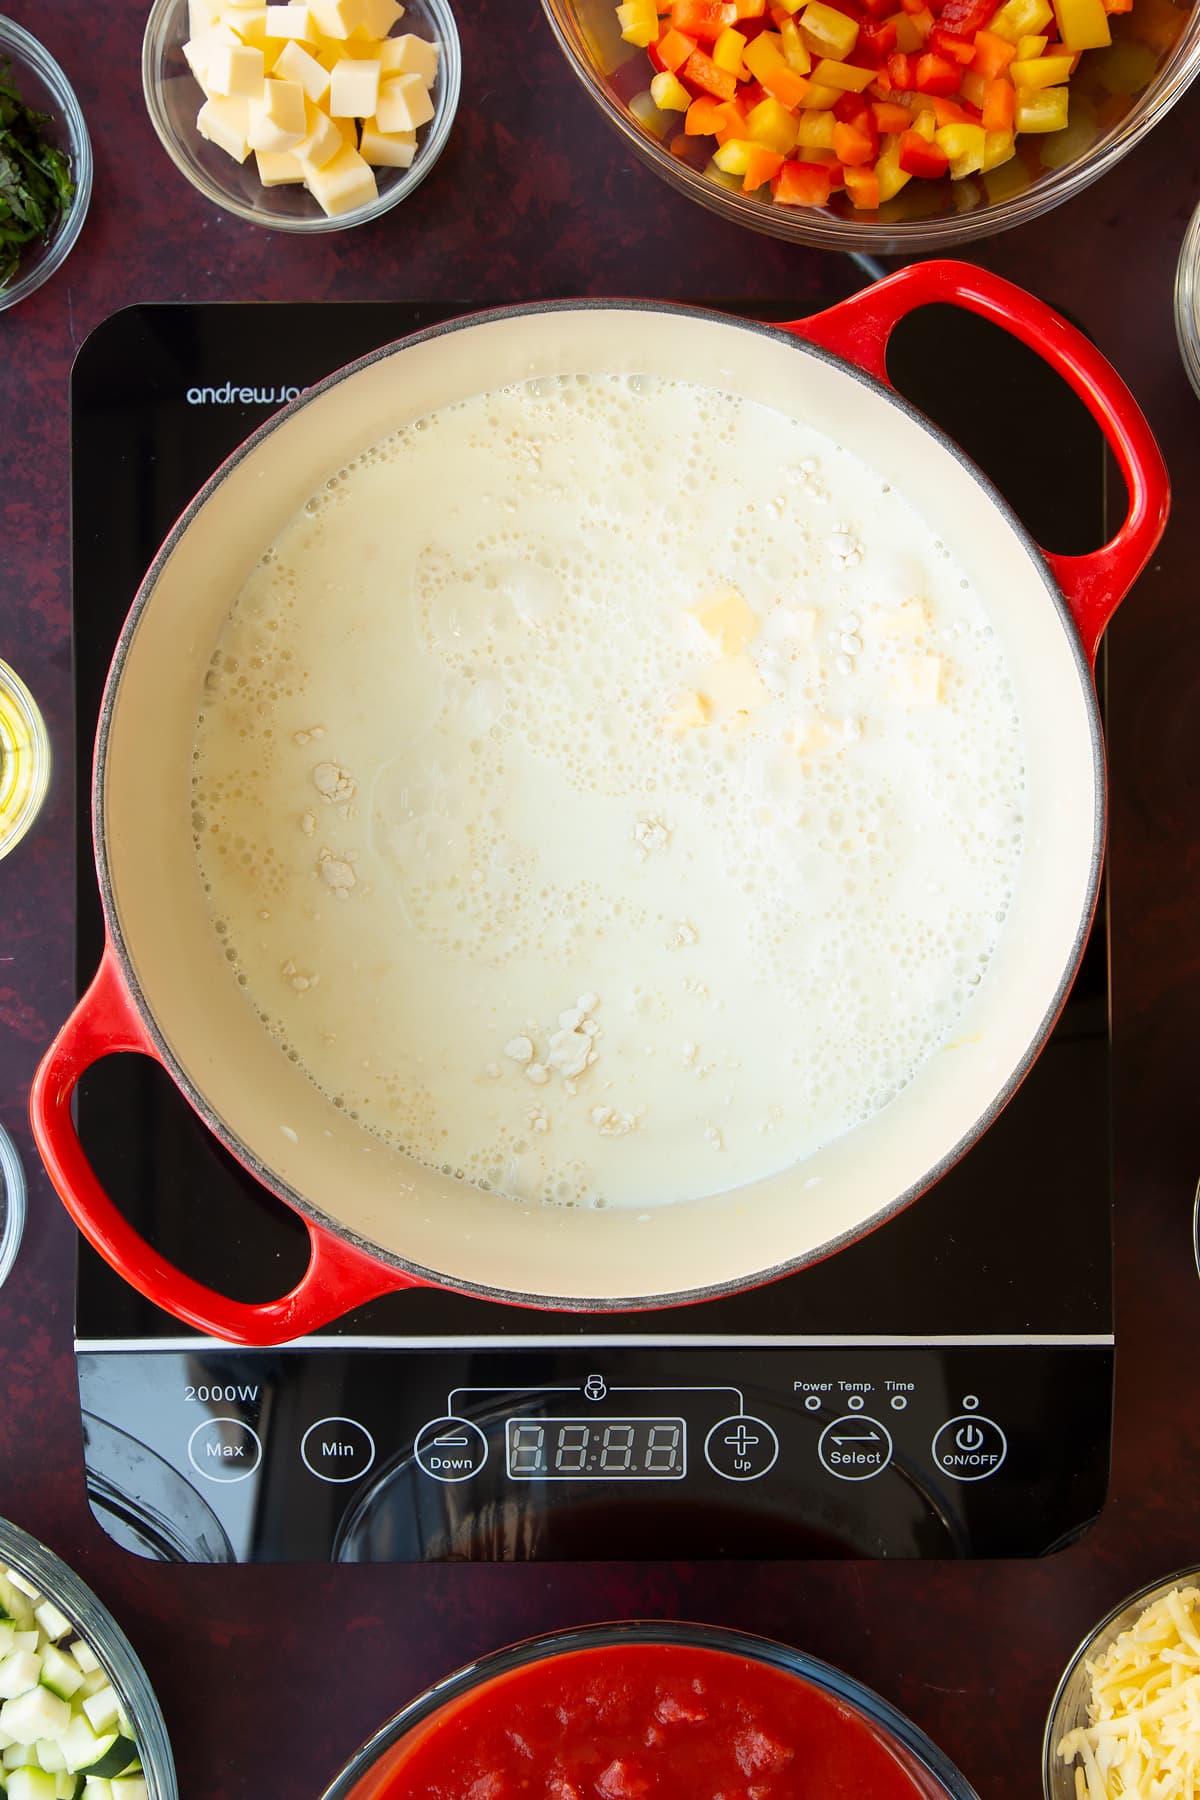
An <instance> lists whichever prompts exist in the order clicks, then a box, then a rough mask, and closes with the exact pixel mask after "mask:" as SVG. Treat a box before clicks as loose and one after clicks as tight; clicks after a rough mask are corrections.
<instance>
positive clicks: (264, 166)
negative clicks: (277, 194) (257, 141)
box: [254, 150, 304, 187]
mask: <svg viewBox="0 0 1200 1800" xmlns="http://www.w3.org/2000/svg"><path fill="white" fill-rule="evenodd" d="M254 160H255V162H256V163H257V164H258V179H259V180H260V181H261V182H262V184H263V186H264V187H283V186H284V185H285V183H287V182H290V181H303V180H304V170H303V168H302V167H301V164H300V159H299V157H298V156H297V155H296V153H295V151H293V150H256V151H255V152H254Z"/></svg>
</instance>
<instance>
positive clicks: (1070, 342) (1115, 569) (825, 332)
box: [781, 262, 1171, 663]
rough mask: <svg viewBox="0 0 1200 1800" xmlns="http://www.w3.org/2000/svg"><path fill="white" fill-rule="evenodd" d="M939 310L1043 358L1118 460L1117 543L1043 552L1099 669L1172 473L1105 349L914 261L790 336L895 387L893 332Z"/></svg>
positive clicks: (1035, 310) (986, 281) (1049, 316)
mask: <svg viewBox="0 0 1200 1800" xmlns="http://www.w3.org/2000/svg"><path fill="white" fill-rule="evenodd" d="M937 303H942V304H944V305H950V306H962V307H965V308H966V309H967V311H968V312H973V313H978V314H979V315H980V316H981V317H982V318H985V319H990V320H991V321H992V323H993V324H994V325H999V326H1002V327H1003V329H1004V330H1005V331H1008V332H1011V334H1012V335H1013V336H1014V337H1016V338H1019V339H1020V340H1021V342H1022V343H1023V344H1028V346H1029V348H1030V349H1031V350H1036V351H1037V353H1038V355H1039V356H1041V357H1043V358H1044V360H1045V361H1046V362H1048V363H1049V364H1050V367H1051V368H1052V369H1054V370H1055V372H1056V373H1057V374H1059V375H1061V376H1062V377H1063V379H1064V380H1065V381H1066V382H1067V383H1068V385H1069V386H1070V387H1072V388H1073V389H1074V390H1075V392H1076V394H1078V396H1079V398H1080V399H1081V400H1082V401H1083V403H1084V405H1085V406H1086V407H1087V409H1088V411H1089V412H1090V413H1091V415H1092V417H1093V419H1095V421H1096V423H1097V425H1099V427H1100V429H1101V431H1102V432H1103V433H1104V436H1105V438H1106V439H1107V440H1108V444H1109V447H1110V449H1111V450H1112V452H1113V455H1114V456H1115V457H1116V459H1117V464H1118V467H1119V468H1120V471H1121V474H1122V476H1123V477H1124V481H1125V486H1126V489H1127V490H1128V494H1129V507H1128V511H1127V513H1126V516H1125V520H1124V522H1123V524H1122V525H1121V526H1120V528H1119V529H1118V531H1117V532H1116V534H1115V536H1114V537H1112V538H1111V539H1110V540H1109V542H1108V543H1107V544H1104V545H1102V546H1101V547H1100V549H1098V550H1092V551H1089V552H1088V553H1087V554H1086V555H1084V556H1061V555H1059V554H1057V553H1056V552H1054V551H1050V550H1043V551H1042V555H1043V556H1044V557H1045V559H1046V561H1047V563H1048V564H1049V565H1050V568H1051V570H1052V571H1053V574H1054V578H1055V580H1056V581H1057V582H1058V585H1059V587H1060V588H1061V589H1062V592H1063V595H1064V597H1065V599H1066V602H1067V605H1068V606H1069V607H1070V609H1071V616H1072V618H1073V619H1074V620H1075V625H1076V628H1077V630H1078V632H1079V636H1080V638H1081V640H1082V643H1083V648H1084V651H1085V652H1086V654H1087V657H1088V660H1089V662H1093V663H1094V662H1095V660H1096V651H1097V650H1098V649H1099V646H1100V639H1101V637H1102V636H1103V634H1104V629H1105V627H1106V625H1107V624H1108V622H1109V620H1110V619H1111V618H1112V615H1113V613H1114V612H1115V611H1116V609H1117V607H1118V606H1119V605H1120V603H1121V601H1122V600H1123V599H1124V597H1125V595H1126V594H1127V593H1128V592H1129V589H1130V588H1131V587H1132V586H1133V584H1134V582H1135V581H1136V580H1137V577H1138V576H1139V575H1140V574H1141V572H1142V570H1143V569H1144V568H1145V566H1146V564H1147V562H1148V561H1149V559H1150V557H1151V555H1152V554H1153V551H1154V548H1155V545H1156V544H1157V543H1158V540H1159V538H1160V537H1161V536H1162V533H1163V528H1164V526H1165V525H1166V521H1167V511H1168V508H1169V505H1170V497H1171V488H1170V481H1169V478H1168V475H1167V467H1166V464H1165V463H1164V461H1163V458H1162V452H1161V451H1160V450H1159V448H1158V445H1157V444H1156V443H1155V441H1154V435H1153V433H1152V432H1151V430H1150V427H1149V425H1148V424H1147V422H1146V418H1145V415H1144V414H1143V412H1142V411H1141V408H1140V407H1139V406H1138V403H1137V401H1136V400H1135V399H1134V397H1133V395H1132V394H1131V393H1130V391H1129V389H1128V388H1127V387H1126V386H1125V383H1124V382H1123V381H1122V380H1121V377H1120V376H1119V375H1118V374H1117V372H1116V370H1115V369H1114V368H1113V366H1112V364H1111V363H1110V362H1109V361H1108V360H1107V358H1105V357H1104V356H1102V355H1101V354H1100V352H1099V350H1097V349H1096V346H1095V345H1094V344H1092V343H1089V341H1088V339H1087V338H1085V337H1084V336H1083V334H1082V332H1079V331H1077V330H1076V329H1075V327H1074V326H1073V325H1069V324H1068V323H1067V321H1066V320H1065V319H1064V318H1062V317H1061V316H1060V314H1058V313H1056V312H1054V311H1053V310H1052V309H1051V308H1050V307H1048V306H1046V305H1045V304H1044V303H1043V302H1042V301H1041V300H1036V299H1034V297H1033V295H1032V294H1028V293H1026V292H1025V290H1024V289H1023V288H1019V287H1014V285H1013V284H1012V282H1010V281H1003V280H1002V279H1001V278H1000V276H998V275H992V274H991V273H990V272H989V271H988V270H987V269H980V268H976V267H975V265H974V264H972V263H961V262H924V263H910V264H909V265H908V267H907V268H903V269H898V270H897V271H896V273H895V274H894V275H889V276H887V277H886V279H885V280H883V281H878V282H876V283H875V284H874V285H873V286H872V287H869V288H864V289H863V290H862V292H861V293H858V294H853V295H851V297H850V299H848V300H843V301H841V302H839V304H838V305H837V306H834V307H831V308H830V309H829V311H828V312H822V313H816V314H814V316H813V317H812V318H811V319H797V320H795V321H794V322H793V323H791V324H788V325H784V326H782V327H781V329H782V330H784V331H790V332H792V333H793V334H794V335H795V336H796V337H801V338H804V339H805V340H806V341H807V342H808V343H810V344H816V345H819V346H820V347H821V348H822V349H825V350H832V351H833V352H834V354H835V355H837V356H841V357H844V358H845V359H846V361H847V362H852V363H854V364H855V365H856V366H857V367H858V368H860V369H862V370H864V371H865V372H866V373H867V374H868V375H873V376H875V378H876V379H877V380H879V381H883V382H887V379H888V376H887V346H888V339H889V338H890V337H891V335H892V332H893V331H894V330H895V328H896V326H897V325H898V324H899V323H900V320H901V319H903V318H905V317H906V316H907V315H908V314H909V313H910V312H915V311H916V309H917V308H918V307H921V306H931V305H934V304H937ZM888 385H890V383H889V384H888Z"/></svg>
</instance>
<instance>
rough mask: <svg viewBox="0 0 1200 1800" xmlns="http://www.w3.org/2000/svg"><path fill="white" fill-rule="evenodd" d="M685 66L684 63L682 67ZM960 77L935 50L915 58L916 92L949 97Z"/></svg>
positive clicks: (954, 68) (955, 66)
mask: <svg viewBox="0 0 1200 1800" xmlns="http://www.w3.org/2000/svg"><path fill="white" fill-rule="evenodd" d="M694 60H695V58H694V57H693V58H689V61H694ZM687 66H688V65H687V63H685V64H684V67H685V68H686V67H687ZM961 79H962V77H961V73H960V71H959V66H958V64H957V63H954V62H951V61H950V59H949V57H947V56H939V55H938V54H937V53H936V51H933V50H926V51H925V53H924V54H923V55H922V56H919V57H918V58H917V70H916V79H915V80H914V82H913V86H914V87H915V88H916V90H917V92H918V94H941V95H943V96H945V97H946V98H949V96H950V95H951V94H957V92H958V84H959V81H960V80H961Z"/></svg>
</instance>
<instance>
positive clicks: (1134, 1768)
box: [1042, 1569, 1200, 1800]
mask: <svg viewBox="0 0 1200 1800" xmlns="http://www.w3.org/2000/svg"><path fill="white" fill-rule="evenodd" d="M1042 1787H1043V1791H1044V1793H1045V1800H1142V1797H1143V1796H1144V1797H1145V1800H1150V1796H1154V1800H1174V1796H1176V1795H1178V1796H1179V1800H1186V1797H1187V1796H1190V1795H1192V1794H1194V1793H1196V1792H1200V1569H1183V1570H1181V1571H1180V1572H1179V1573H1177V1574H1175V1575H1170V1576H1168V1577H1167V1578H1166V1579H1165V1580H1163V1581H1156V1582H1153V1583H1151V1584H1150V1585H1149V1586H1147V1587H1144V1588H1141V1589H1139V1591H1138V1592H1137V1593H1136V1594H1132V1595H1130V1596H1129V1598H1128V1599H1126V1600H1122V1602H1121V1603H1120V1605H1119V1606H1116V1607H1114V1608H1113V1610H1112V1612H1110V1613H1109V1614H1108V1615H1107V1617H1106V1618H1104V1619H1102V1620H1101V1621H1100V1623H1099V1625H1097V1626H1096V1628H1095V1630H1094V1631H1092V1632H1091V1633H1090V1634H1089V1635H1088V1637H1086V1638H1085V1639H1084V1641H1083V1642H1082V1644H1080V1646H1079V1648H1078V1649H1077V1650H1076V1652H1075V1654H1074V1656H1073V1657H1072V1658H1071V1660H1070V1662H1069V1663H1068V1664H1067V1667H1066V1669H1065V1671H1064V1672H1063V1677H1062V1680H1061V1681H1060V1682H1059V1684H1058V1691H1057V1692H1056V1694H1055V1696H1054V1699H1053V1701H1052V1703H1051V1706H1050V1714H1049V1717H1048V1719H1047V1721H1046V1735H1045V1740H1044V1743H1043V1747H1042Z"/></svg>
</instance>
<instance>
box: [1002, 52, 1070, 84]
mask: <svg viewBox="0 0 1200 1800" xmlns="http://www.w3.org/2000/svg"><path fill="white" fill-rule="evenodd" d="M1074 61H1075V58H1074V57H1073V56H1035V57H1034V58H1033V60H1032V62H1019V61H1018V62H1011V63H1009V65H1008V72H1009V74H1010V75H1011V76H1012V80H1013V86H1014V87H1019V88H1050V87H1061V85H1062V83H1063V82H1064V81H1067V80H1069V79H1070V75H1071V65H1072V63H1073V62H1074Z"/></svg>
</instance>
